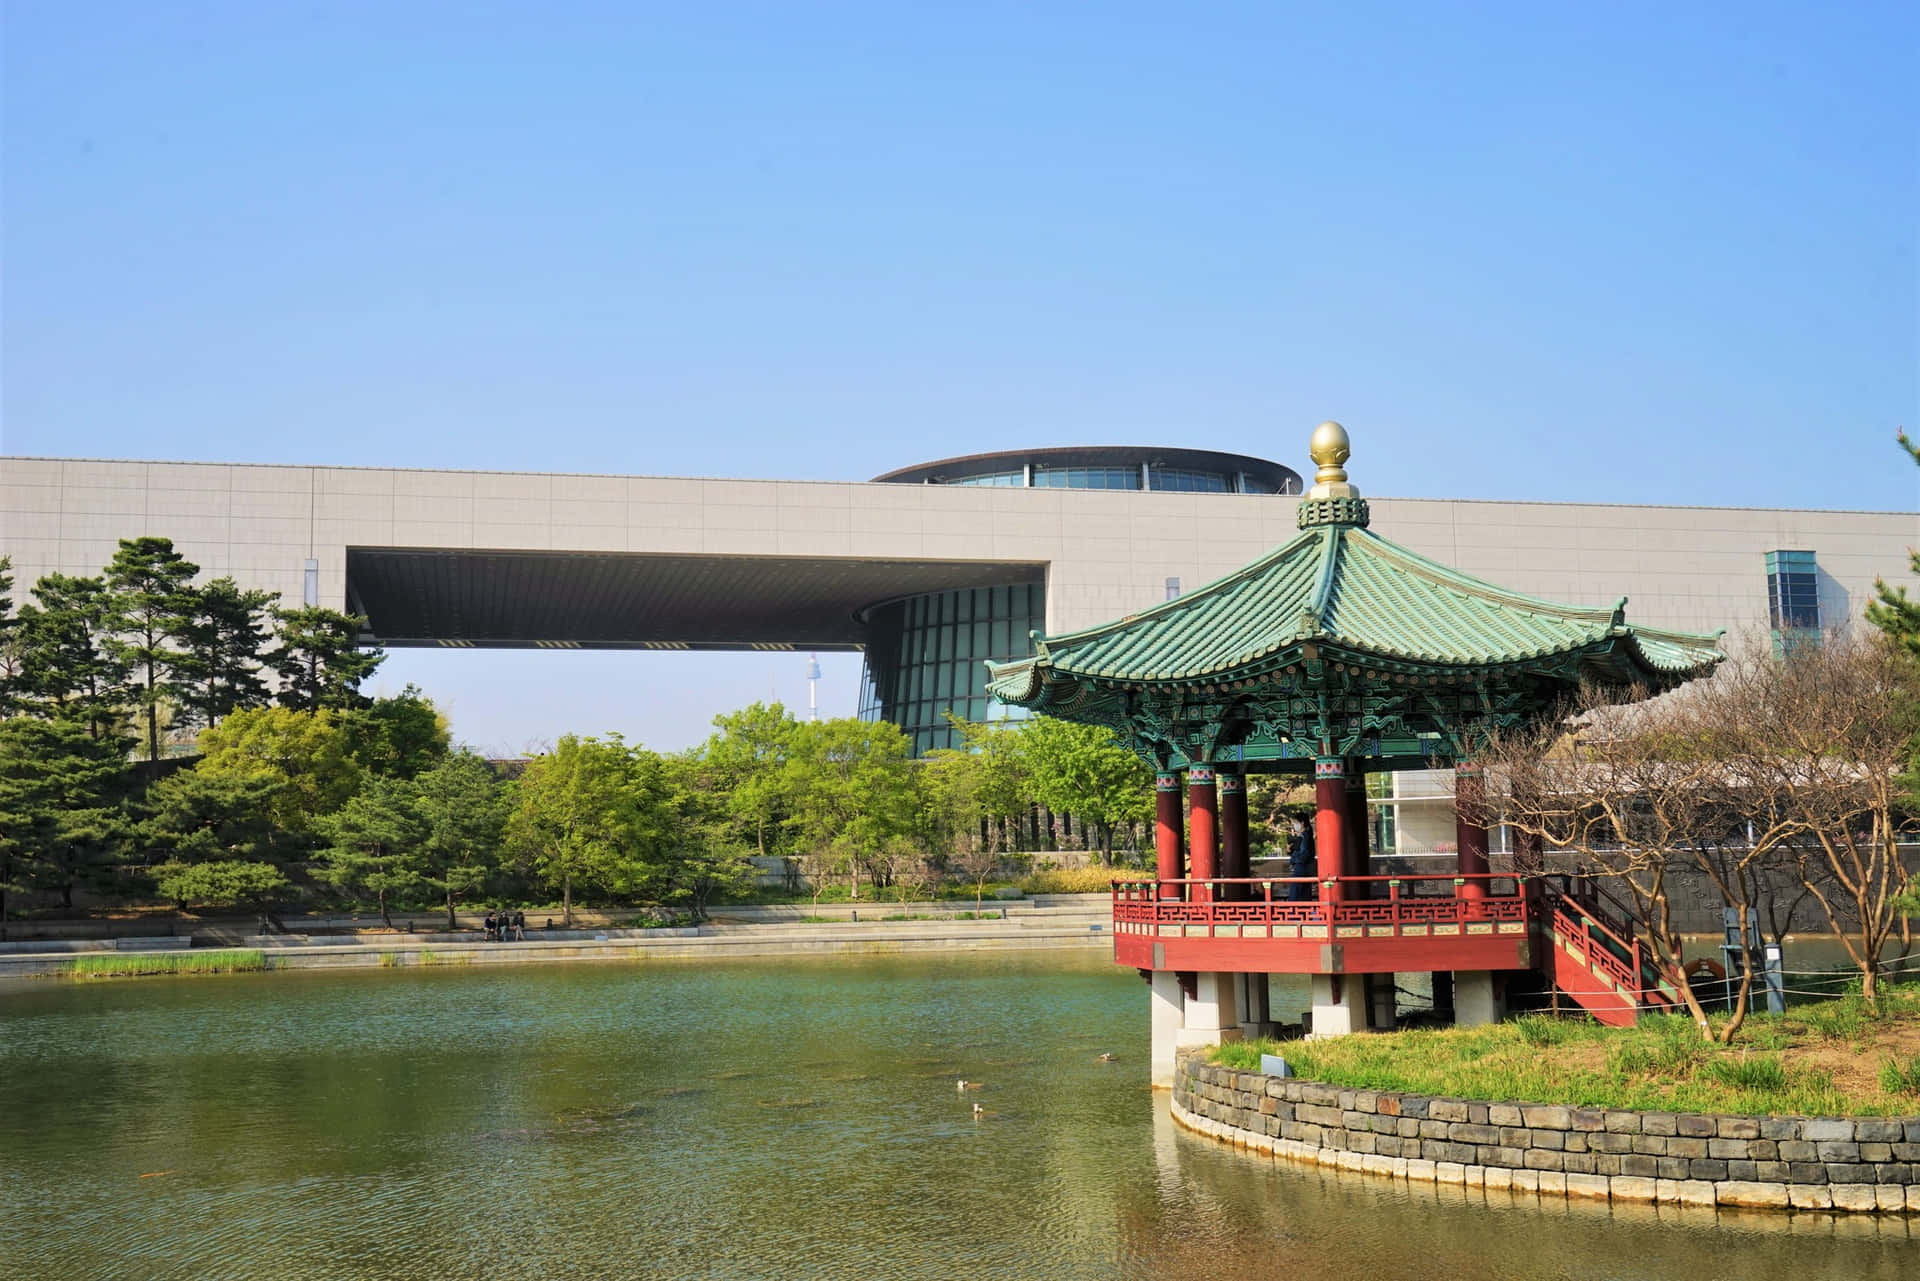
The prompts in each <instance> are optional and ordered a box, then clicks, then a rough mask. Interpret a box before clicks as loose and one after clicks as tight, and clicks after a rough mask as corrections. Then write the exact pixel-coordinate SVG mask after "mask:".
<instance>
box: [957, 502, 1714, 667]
mask: <svg viewBox="0 0 1920 1281" xmlns="http://www.w3.org/2000/svg"><path fill="white" fill-rule="evenodd" d="M1304 519H1305V518H1304V517H1303V520H1304ZM1364 519H1365V516H1364V514H1362V515H1361V516H1360V520H1361V521H1364ZM1035 645H1036V653H1035V656H1034V657H1033V658H1031V659H1027V660H1024V661H1021V662H1015V663H999V664H992V665H991V668H992V671H991V679H990V681H989V684H988V688H989V689H990V690H991V691H992V692H993V693H994V694H995V695H996V696H997V697H999V698H1000V699H1002V700H1003V701H1006V702H1010V703H1032V702H1034V701H1035V700H1036V699H1037V698H1038V697H1039V695H1040V692H1041V686H1042V685H1043V684H1049V685H1050V684H1054V683H1056V682H1058V681H1062V680H1064V681H1068V682H1073V683H1087V684H1094V685H1105V686H1113V685H1125V686H1144V687H1151V686H1154V685H1160V684H1165V683H1179V684H1191V683H1202V684H1207V685H1220V684H1222V683H1225V682H1231V681H1235V680H1239V679H1243V678H1246V677H1252V676H1258V675H1260V674H1262V673H1263V672H1269V671H1272V670H1273V669H1275V668H1276V667H1278V666H1279V665H1281V664H1282V663H1286V662H1292V661H1296V660H1298V659H1299V658H1300V657H1301V656H1302V653H1303V647H1307V646H1311V647H1313V648H1312V651H1311V652H1310V653H1308V656H1309V657H1311V656H1313V655H1314V654H1321V655H1323V656H1324V657H1326V658H1328V659H1338V660H1340V661H1357V662H1358V663H1360V664H1362V665H1363V666H1365V667H1367V668H1368V669H1369V670H1373V669H1378V670H1380V671H1382V672H1387V673H1421V674H1426V673H1432V672H1435V671H1444V672H1451V673H1467V672H1473V671H1485V670H1487V669H1490V668H1502V669H1504V668H1510V667H1511V666H1513V665H1516V664H1518V665H1526V666H1528V667H1536V668H1537V667H1538V666H1539V665H1540V664H1542V663H1544V662H1547V661H1549V660H1556V659H1558V660H1573V663H1572V666H1571V667H1570V668H1569V669H1568V670H1569V674H1573V675H1578V676H1580V677H1584V678H1587V679H1593V680H1597V681H1600V682H1602V683H1607V684H1618V685H1642V686H1646V687H1648V688H1650V689H1661V688H1666V687H1669V686H1672V685H1675V684H1678V683H1680V682H1681V681H1684V680H1687V679H1689V678H1690V677H1692V676H1696V675H1699V674H1701V673H1703V672H1705V671H1706V670H1708V669H1709V668H1711V667H1712V666H1713V664H1715V663H1717V662H1718V661H1720V658H1721V654H1720V652H1719V649H1718V646H1717V637H1716V636H1705V635H1693V634H1688V633H1680V632H1666V631H1656V630H1652V629H1648V628H1639V627H1633V626H1630V625H1629V624H1628V623H1627V621H1626V600H1625V598H1622V599H1621V600H1620V601H1618V602H1617V603H1615V604H1614V605H1612V606H1608V607H1598V608H1589V607H1584V606H1579V605H1563V604H1557V603H1555V602H1553V601H1546V600H1541V599H1539V598H1537V597H1532V596H1526V595H1522V594H1521V593H1519V592H1514V591H1508V590H1506V589H1504V588H1500V587H1496V586H1494V585H1493V584H1491V583H1486V582H1482V581H1481V580H1479V579H1477V578H1473V577H1470V576H1468V575H1466V574H1462V573H1459V572H1458V571H1456V570H1452V569H1449V568H1447V567H1446V566H1444V565H1440V564H1438V563H1436V562H1434V561H1431V560H1428V559H1427V558H1426V557H1424V556H1420V555H1417V554H1415V553H1413V552H1410V551H1408V550H1407V549H1406V548H1404V547H1400V546H1398V545H1397V544H1395V543H1392V542H1389V541H1388V540H1387V539H1384V538H1381V537H1380V536H1379V535H1377V534H1374V533H1373V532H1371V531H1370V530H1368V529H1366V528H1364V527H1363V526H1362V525H1361V524H1359V523H1347V522H1346V521H1343V520H1338V519H1336V520H1329V521H1327V522H1326V523H1317V524H1314V525H1312V526H1311V527H1309V528H1307V529H1305V530H1304V531H1303V532H1302V533H1301V534H1299V535H1298V536H1297V537H1295V538H1294V539H1293V540H1292V541H1290V542H1288V543H1286V544H1285V545H1284V546H1282V547H1280V548H1278V549H1277V550H1275V551H1273V552H1271V553H1269V554H1268V555H1266V556H1264V557H1262V558H1261V559H1259V560H1257V561H1255V562H1253V563H1252V564H1251V565H1248V566H1247V567H1245V568H1244V569H1241V570H1239V571H1237V572H1235V573H1232V574H1229V575H1227V576H1226V577H1225V578H1222V579H1220V580H1219V581H1217V582H1214V583H1210V584H1208V585H1207V586H1205V587H1202V588H1200V589H1198V590H1196V591H1194V592H1191V593H1189V594H1187V595H1185V596H1181V597H1179V598H1177V599H1175V600H1171V601H1168V602H1166V603H1165V604H1162V605H1156V606H1154V607H1153V608H1152V609H1149V610H1146V611H1144V612H1142V613H1139V614H1134V615H1129V616H1128V617H1126V618H1122V619H1120V620H1118V621H1116V622H1112V623H1107V624H1105V625H1103V626H1100V627H1092V628H1088V629H1086V630H1085V631H1079V632H1069V633H1065V634H1063V635H1059V636H1048V637H1044V638H1036V642H1035Z"/></svg>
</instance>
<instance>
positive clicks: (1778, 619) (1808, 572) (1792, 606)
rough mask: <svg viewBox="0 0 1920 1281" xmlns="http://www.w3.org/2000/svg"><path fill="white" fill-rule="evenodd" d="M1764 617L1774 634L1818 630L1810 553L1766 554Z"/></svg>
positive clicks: (1815, 583)
mask: <svg viewBox="0 0 1920 1281" xmlns="http://www.w3.org/2000/svg"><path fill="white" fill-rule="evenodd" d="M1767 616H1768V618H1769V619H1770V620H1771V621H1772V623H1773V629H1774V630H1775V631H1812V632H1817V631H1819V630H1820V582H1819V571H1818V569H1817V568H1816V567H1815V565H1814V562H1813V553H1812V552H1788V551H1778V552H1768V553H1767Z"/></svg>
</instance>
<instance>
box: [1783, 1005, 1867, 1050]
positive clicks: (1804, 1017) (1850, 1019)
mask: <svg viewBox="0 0 1920 1281" xmlns="http://www.w3.org/2000/svg"><path fill="white" fill-rule="evenodd" d="M1794 1013H1795V1015H1796V1016H1797V1017H1798V1018H1799V1019H1800V1021H1801V1022H1802V1023H1805V1024H1806V1025H1807V1027H1809V1028H1810V1029H1812V1030H1813V1032H1814V1033H1815V1034H1816V1035H1818V1036H1819V1037H1820V1038H1821V1039H1823V1040H1827V1041H1854V1040H1858V1039H1859V1036H1860V1032H1861V1030H1862V1029H1863V1028H1864V1027H1865V1026H1866V1023H1867V1007H1866V1003H1865V1002H1864V1001H1862V1000H1861V999H1860V997H1859V996H1858V994H1854V995H1851V996H1843V997H1841V998H1839V999H1838V1000H1834V1001H1822V1002H1820V1003H1819V1004H1817V1005H1805V1006H1801V1007H1800V1008H1798V1009H1796V1010H1795V1011H1794Z"/></svg>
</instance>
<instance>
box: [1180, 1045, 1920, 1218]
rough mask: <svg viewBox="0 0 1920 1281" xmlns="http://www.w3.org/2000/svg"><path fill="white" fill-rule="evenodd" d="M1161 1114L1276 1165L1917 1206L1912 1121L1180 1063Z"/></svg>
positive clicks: (1533, 1189)
mask: <svg viewBox="0 0 1920 1281" xmlns="http://www.w3.org/2000/svg"><path fill="white" fill-rule="evenodd" d="M1172 1108H1173V1114H1174V1119H1175V1120H1177V1121H1180V1122H1181V1123H1182V1124H1185V1125H1187V1126H1188V1127H1189V1128H1192V1129H1197V1130H1199V1131H1201V1132H1202V1133H1206V1134H1209V1135H1211V1136H1213V1137H1215V1138H1219V1139H1222V1140H1225V1141H1227V1142H1231V1143H1235V1144H1237V1145H1239V1146H1241V1147H1247V1148H1251V1149H1253V1150H1255V1151H1258V1152H1262V1153H1265V1154H1268V1155H1272V1156H1275V1157H1280V1158H1284V1159H1288V1160H1298V1161H1306V1162H1311V1163H1313V1164H1318V1165H1330V1166H1335V1167H1337V1168H1340V1169H1347V1170H1353V1171H1356V1172H1360V1173H1367V1174H1374V1175H1380V1176H1384V1177H1387V1178H1397V1179H1406V1180H1409V1181H1422V1182H1440V1183H1456V1184H1464V1185H1467V1186H1469V1187H1483V1188H1486V1189H1487V1190H1488V1191H1490V1192H1491V1191H1497V1190H1503V1189H1504V1190H1510V1191H1515V1192H1521V1193H1537V1194H1538V1195H1540V1196H1542V1197H1547V1196H1560V1197H1571V1198H1585V1199H1590V1200H1600V1201H1623V1202H1659V1203H1668V1204H1678V1205H1701V1206H1714V1205H1719V1206H1739V1207H1748V1208H1755V1209H1776V1210H1785V1209H1790V1208H1791V1209H1801V1210H1840V1211H1858V1212H1872V1211H1879V1212H1883V1213H1893V1212H1906V1211H1915V1212H1920V1117H1859V1118H1849V1117H1791V1116H1789V1117H1772V1116H1768V1117H1758V1116H1706V1115H1700V1114H1694V1113H1674V1112H1632V1111H1624V1110H1619V1109H1600V1108H1573V1107H1560V1106H1549V1105H1542V1104H1533V1103H1496V1102H1479V1101H1475V1100H1469V1099H1443V1098H1433V1097H1429V1096H1427V1095H1423V1094H1404V1093H1396V1092H1393V1091H1383V1090H1351V1089H1342V1088H1338V1087H1335V1086H1331V1085H1322V1084H1319V1083H1317V1082H1314V1081H1302V1080H1298V1079H1291V1078H1289V1079H1285V1080H1283V1079H1280V1078H1278V1077H1270V1076H1265V1075H1262V1074H1261V1073H1258V1072H1241V1071H1236V1070H1234V1069H1232V1068H1225V1067H1218V1066H1215V1065H1213V1064H1209V1063H1207V1062H1205V1061H1204V1059H1203V1058H1202V1056H1201V1055H1199V1054H1189V1055H1185V1056H1182V1058H1181V1059H1180V1062H1179V1069H1178V1073H1177V1077H1176V1080H1175V1084H1174V1094H1173V1103H1172Z"/></svg>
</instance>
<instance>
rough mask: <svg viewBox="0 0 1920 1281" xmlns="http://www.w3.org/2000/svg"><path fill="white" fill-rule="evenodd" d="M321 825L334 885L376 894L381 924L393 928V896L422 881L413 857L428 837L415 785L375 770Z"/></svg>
mask: <svg viewBox="0 0 1920 1281" xmlns="http://www.w3.org/2000/svg"><path fill="white" fill-rule="evenodd" d="M318 827H319V830H320V833H321V834H322V835H323V836H325V837H326V838H327V842H328V843H327V846H326V848H324V849H322V850H321V851H320V862H321V866H322V874H323V875H324V876H325V877H326V878H327V880H329V881H331V882H332V883H333V884H335V885H339V886H342V887H344V888H348V889H357V890H364V891H366V892H367V893H370V894H372V895H373V896H374V899H375V901H376V902H377V903H378V904H379V907H380V921H381V924H383V925H385V926H387V927H388V928H389V929H391V928H392V927H393V917H392V915H391V914H390V913H389V910H388V904H389V900H390V899H391V898H392V896H394V895H396V894H404V893H406V892H407V891H408V890H410V889H412V888H414V887H415V886H417V885H419V884H420V875H419V873H418V872H417V871H415V870H414V867H415V864H414V860H415V859H416V858H417V853H416V851H418V850H419V848H420V846H421V844H422V843H423V842H424V841H425V839H426V836H427V822H426V819H425V817H424V816H423V815H422V814H421V812H420V804H419V797H418V794H417V793H416V792H415V790H414V788H413V786H412V784H410V783H408V782H406V781H405V780H404V779H397V778H385V777H382V776H381V775H378V774H375V775H372V776H370V777H369V778H368V779H367V781H366V785H365V786H364V787H362V788H361V789H360V791H359V792H358V793H357V794H356V795H355V796H353V797H352V799H350V800H348V801H347V803H346V804H345V805H344V806H342V807H341V808H340V810H339V811H338V812H336V813H333V814H329V815H326V816H324V817H322V818H321V819H320V820H319V823H318Z"/></svg>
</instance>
